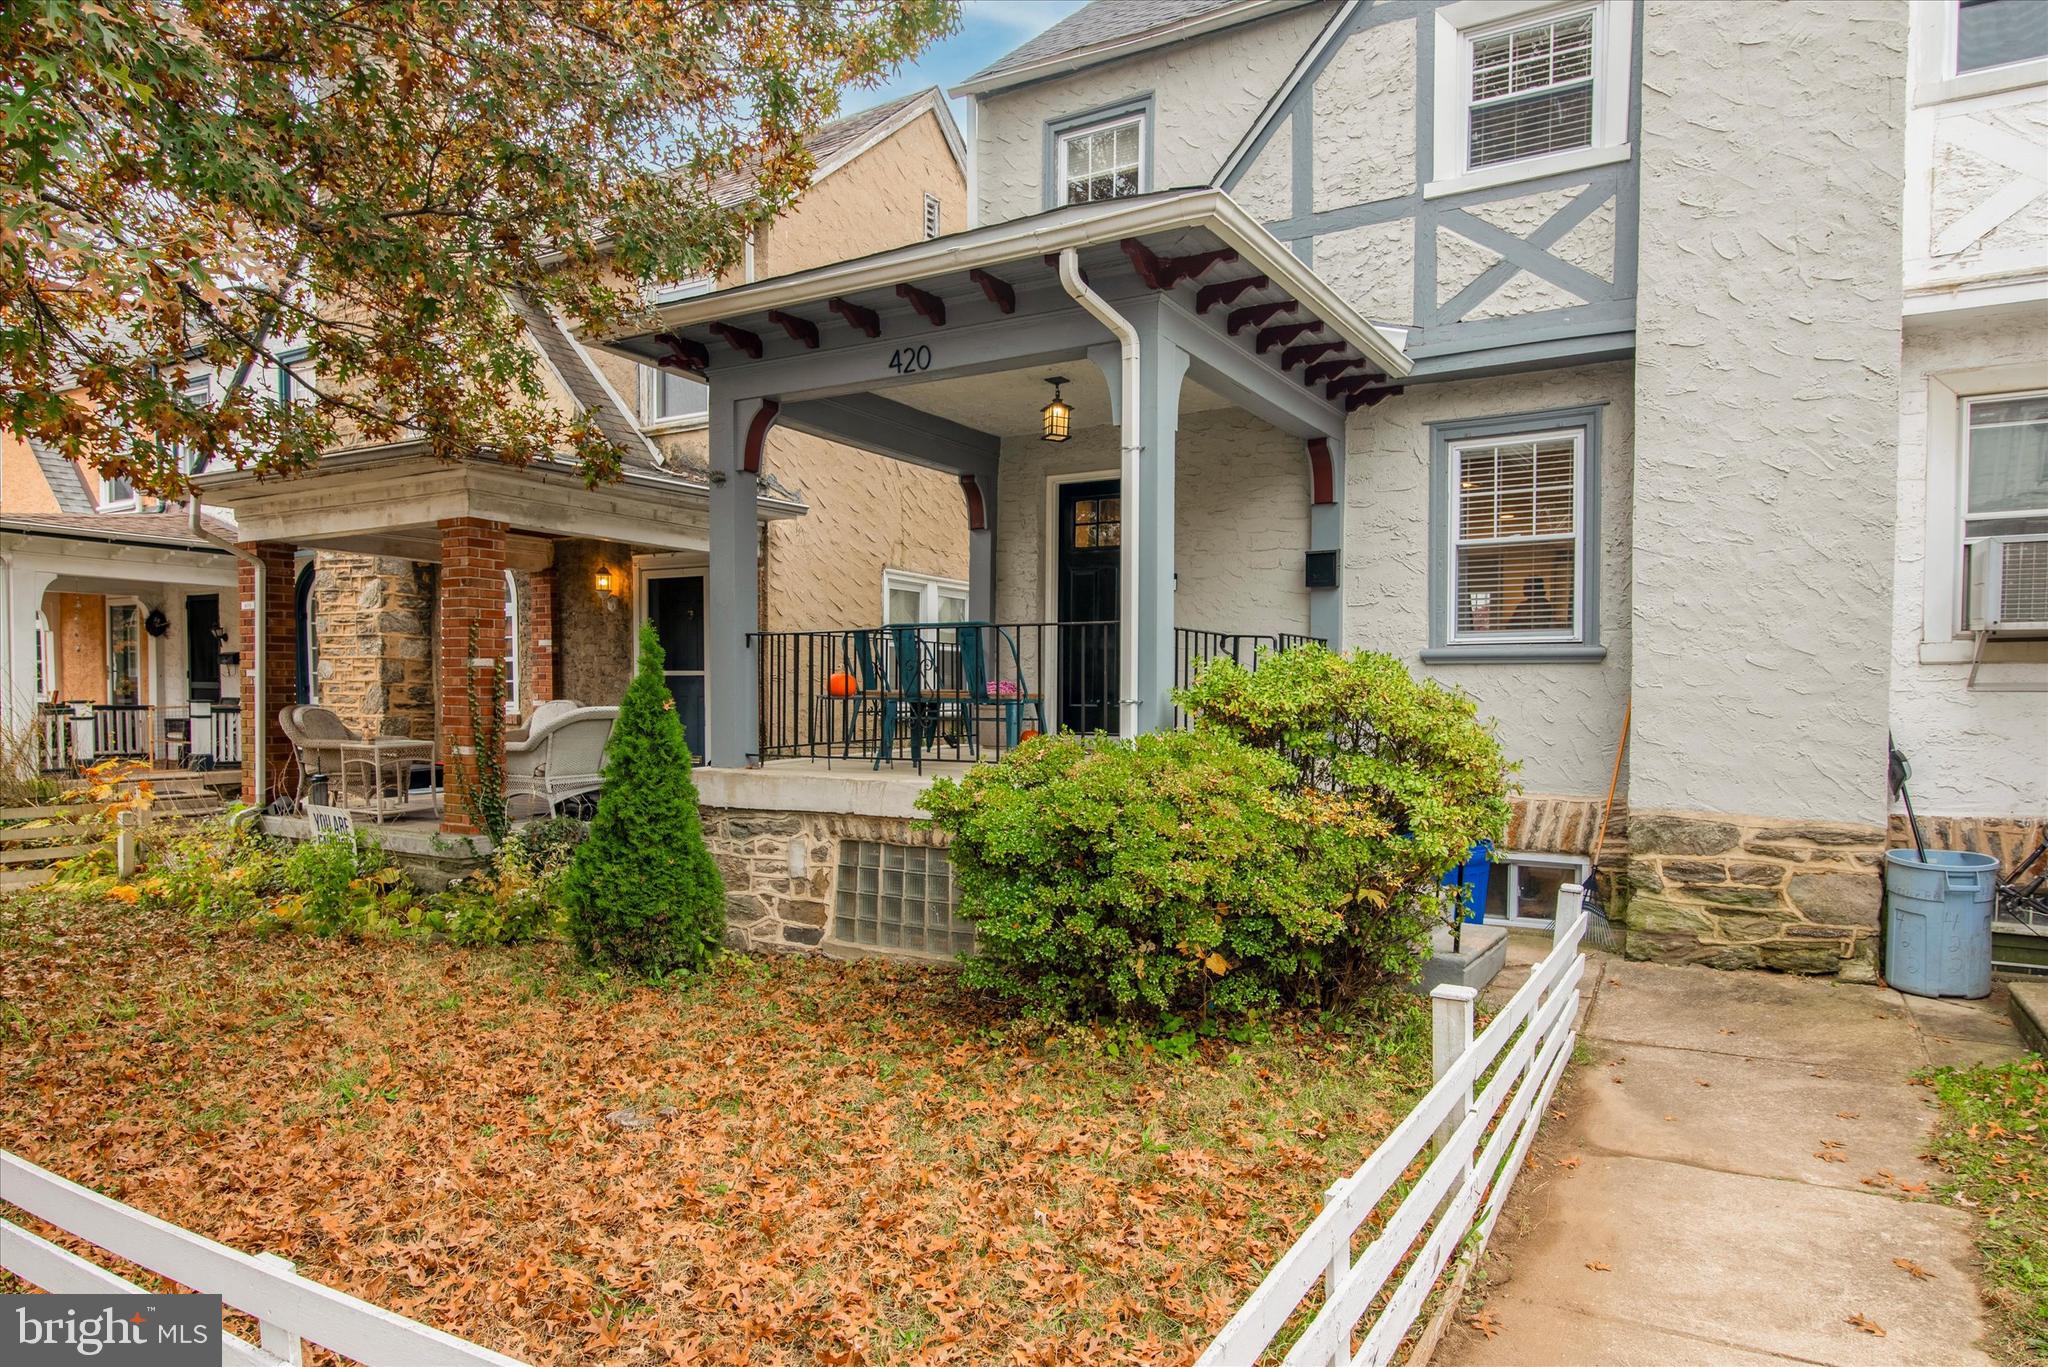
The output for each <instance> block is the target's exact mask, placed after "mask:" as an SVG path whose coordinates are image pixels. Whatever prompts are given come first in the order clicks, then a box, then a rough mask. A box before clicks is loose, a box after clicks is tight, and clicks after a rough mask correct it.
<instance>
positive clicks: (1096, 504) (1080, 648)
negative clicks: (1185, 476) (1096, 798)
mask: <svg viewBox="0 0 2048 1367" xmlns="http://www.w3.org/2000/svg"><path fill="white" fill-rule="evenodd" d="M1118 494H1119V486H1118V482H1117V481H1116V480H1113V479H1105V480H1096V481H1093V482H1091V483H1087V484H1065V485H1061V486H1060V505H1059V506H1060V521H1059V538H1060V549H1059V615H1060V629H1059V633H1060V715H1059V724H1060V727H1061V728H1062V729H1063V730H1069V731H1078V732H1081V733H1082V734H1083V735H1085V734H1087V733H1088V732H1090V731H1108V732H1110V733H1112V734H1114V733H1115V731H1116V729H1117V705H1116V702H1117V700H1116V689H1117V677H1118V675H1117V617H1118V613H1119V612H1120V610H1121V606H1122V604H1121V601H1120V597H1119V592H1118V591H1119V587H1120V585H1121V581H1122V562H1123V541H1124V538H1123V500H1122V499H1121V498H1120V497H1118Z"/></svg>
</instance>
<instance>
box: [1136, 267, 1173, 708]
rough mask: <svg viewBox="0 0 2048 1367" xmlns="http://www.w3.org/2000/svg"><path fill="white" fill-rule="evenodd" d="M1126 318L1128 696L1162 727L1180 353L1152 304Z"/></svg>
mask: <svg viewBox="0 0 2048 1367" xmlns="http://www.w3.org/2000/svg"><path fill="white" fill-rule="evenodd" d="M1129 317H1130V320H1131V322H1132V323H1133V324H1134V325H1136V327H1137V329H1138V347H1139V354H1138V440H1139V443H1140V445H1141V446H1142V448H1143V449H1142V451H1141V452H1140V454H1139V457H1138V478H1137V481H1136V487H1135V489H1133V488H1130V487H1126V488H1125V489H1124V491H1123V502H1124V510H1123V512H1124V526H1125V528H1126V529H1129V528H1132V527H1135V528H1136V530H1137V533H1138V538H1137V545H1136V547H1135V548H1134V547H1133V546H1132V545H1131V543H1130V540H1129V538H1128V531H1127V533H1126V539H1125V542H1124V556H1123V562H1124V563H1123V577H1124V595H1123V597H1124V611H1125V613H1126V614H1128V615H1129V616H1130V617H1131V619H1132V620H1134V621H1135V622H1136V623H1137V670H1136V674H1135V678H1134V679H1133V687H1134V691H1133V693H1132V695H1131V696H1132V697H1133V698H1135V699H1136V700H1137V729H1138V730H1139V731H1163V730H1165V729H1167V728H1168V727H1170V726H1172V725H1173V688H1174V683H1175V679H1174V648H1173V629H1174V626H1175V625H1176V623H1175V621H1174V615H1173V612H1174V607H1173V596H1174V595H1173V590H1174V573H1173V566H1174V546H1173V523H1174V503H1173V494H1174V439H1175V437H1176V436H1177V434H1178V432H1179V429H1180V386H1181V380H1182V379H1183V378H1184V377H1185V376H1186V375H1187V370H1188V354H1187V352H1185V351H1183V350H1182V349H1181V348H1180V347H1178V346H1176V345H1174V343H1173V342H1172V341H1171V340H1169V339H1168V337H1167V336H1166V334H1165V333H1164V331H1163V330H1162V328H1161V327H1160V314H1159V308H1158V305H1157V304H1154V305H1152V306H1151V307H1150V308H1149V309H1144V310H1139V309H1133V310H1131V312H1130V314H1129ZM1126 483H1127V485H1128V483H1129V482H1128V481H1126ZM1133 494H1135V495H1136V496H1135V498H1134V497H1133ZM1134 504H1135V506H1133V505H1134Z"/></svg>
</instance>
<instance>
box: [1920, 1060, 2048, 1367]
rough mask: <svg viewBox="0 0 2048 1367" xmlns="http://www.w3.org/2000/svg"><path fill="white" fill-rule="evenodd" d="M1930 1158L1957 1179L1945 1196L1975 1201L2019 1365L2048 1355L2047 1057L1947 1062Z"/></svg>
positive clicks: (1938, 1088)
mask: <svg viewBox="0 0 2048 1367" xmlns="http://www.w3.org/2000/svg"><path fill="white" fill-rule="evenodd" d="M1931 1081H1932V1085H1933V1087H1934V1090H1935V1093H1936V1095H1938V1096H1939V1097H1940V1098H1941V1122H1940V1124H1939V1125H1938V1126H1937V1127H1936V1130H1935V1139H1934V1148H1933V1151H1932V1157H1933V1158H1934V1160H1935V1161H1936V1162H1937V1163H1939V1164H1941V1166H1942V1168H1943V1169H1944V1170H1946V1171H1947V1172H1948V1174H1949V1176H1950V1177H1951V1178H1952V1179H1953V1180H1952V1182H1951V1184H1950V1185H1949V1187H1948V1188H1947V1192H1946V1194H1947V1195H1948V1196H1949V1197H1950V1199H1951V1200H1954V1201H1956V1202H1957V1203H1958V1204H1964V1205H1972V1206H1975V1207H1977V1210H1978V1213H1979V1214H1980V1215H1981V1216H1982V1217H1983V1220H1982V1223H1981V1225H1980V1227H1979V1231H1978V1236H1977V1248H1978V1251H1979V1252H1981V1253H1982V1254H1983V1255H1984V1271H1985V1275H1986V1278H1987V1280H1988V1281H1989V1282H1990V1291H1989V1293H1988V1295H1987V1297H1986V1299H1987V1300H1988V1301H1989V1302H1990V1303H1991V1304H1992V1305H1993V1306H1995V1307H1996V1308H1997V1309H1998V1311H1999V1313H2000V1317H2001V1319H2002V1320H2003V1322H2004V1327H2005V1329H2006V1331H2007V1334H2008V1336H2009V1340H2008V1343H2007V1344H2006V1346H2007V1347H2009V1348H2011V1349H2012V1350H2013V1351H2012V1354H2011V1356H2012V1359H2013V1360H2014V1361H2016V1362H2048V1063H2044V1061H2043V1060H2042V1058H2041V1056H2040V1055H2039V1054H2028V1055H2025V1056H2024V1057H2021V1058H2019V1059H2016V1060H2014V1061H2013V1062H2011V1063H2004V1064H1999V1065H1996V1066H1984V1067H1978V1068H1943V1069H1939V1070H1937V1071H1936V1072H1935V1073H1934V1074H1933V1075H1932V1078H1931Z"/></svg>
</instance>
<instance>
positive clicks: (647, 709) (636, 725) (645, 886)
mask: <svg viewBox="0 0 2048 1367" xmlns="http://www.w3.org/2000/svg"><path fill="white" fill-rule="evenodd" d="M563 902H564V905H565V906H566V907H567V910H568V914H569V934H570V937H571V938H572V939H573V940H574V941H575V943H576V948H577V951H578V952H579V953H581V954H582V956H583V958H584V960H585V961H586V962H589V963H593V964H601V965H607V966H614V967H619V968H625V969H629V970H631V971H633V972H636V973H645V974H650V975H659V974H667V973H675V972H691V971H694V970H696V969H699V968H702V967H704V966H705V965H706V964H708V963H709V962H710V961H711V959H712V957H713V956H714V955H716V954H717V953H718V950H719V946H720V944H721V943H722V941H723V939H724V935H725V880H723V879H722V878H720V877H719V876H718V865H717V864H716V863H714V862H713V861H712V858H711V851H710V850H709V849H708V848H706V846H705V844H704V827H703V823H702V822H701V820H700V819H699V817H698V814H697V785H696V784H695V783H693V782H692V781H691V779H690V747H689V744H688V743H687V742H686V741H685V740H684V738H683V724H682V719H681V718H680V717H679V716H677V715H676V705H675V699H674V698H673V697H672V696H671V695H670V693H669V691H668V683H667V681H666V680H665V679H664V678H663V677H662V649H661V638H660V637H659V636H657V635H656V634H655V631H654V628H653V627H652V626H645V627H642V628H641V629H640V666H639V669H638V670H637V671H636V672H635V673H634V675H633V682H632V684H631V685H630V686H628V687H627V689H626V698H625V701H624V702H623V703H621V704H620V706H619V720H618V723H617V725H615V726H614V727H613V728H612V735H611V740H610V741H609V742H607V744H606V745H605V754H604V791H603V793H602V794H600V796H599V797H598V801H597V818H596V819H595V820H594V821H592V822H591V824H590V838H589V839H587V840H585V841H584V842H583V843H582V844H581V845H580V846H578V847H577V850H576V856H575V858H574V860H573V861H571V863H570V865H569V868H568V871H567V873H566V874H565V876H564V878H563Z"/></svg>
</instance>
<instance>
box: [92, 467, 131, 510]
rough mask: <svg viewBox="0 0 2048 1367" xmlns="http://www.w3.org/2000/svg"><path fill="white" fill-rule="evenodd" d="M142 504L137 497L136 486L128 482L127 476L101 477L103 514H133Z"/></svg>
mask: <svg viewBox="0 0 2048 1367" xmlns="http://www.w3.org/2000/svg"><path fill="white" fill-rule="evenodd" d="M139 503H140V500H139V499H137V497H136V495H135V486H134V485H133V484H130V483H129V482H128V477H127V476H126V475H101V476H100V511H101V512H103V513H125V512H132V511H133V510H134V509H135V508H136V507H137V506H138V505H139Z"/></svg>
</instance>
